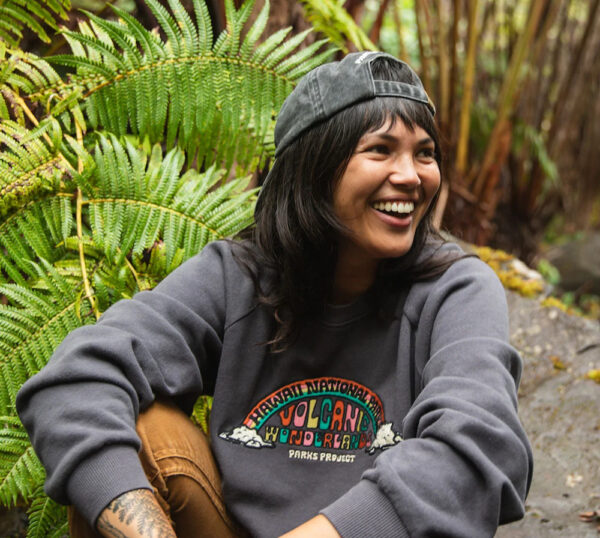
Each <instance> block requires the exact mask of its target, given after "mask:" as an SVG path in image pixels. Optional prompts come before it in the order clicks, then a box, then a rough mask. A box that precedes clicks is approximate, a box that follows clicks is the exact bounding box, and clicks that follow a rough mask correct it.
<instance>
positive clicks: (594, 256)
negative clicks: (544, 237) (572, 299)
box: [545, 232, 600, 294]
mask: <svg viewBox="0 0 600 538" xmlns="http://www.w3.org/2000/svg"><path fill="white" fill-rule="evenodd" d="M545 257H546V258H547V259H548V260H549V261H550V262H551V263H552V264H553V265H554V266H555V267H556V268H557V269H558V270H559V272H560V287H561V288H562V289H564V290H567V291H581V292H583V293H595V294H600V233H598V232H595V233H589V234H587V235H585V236H584V237H583V238H582V239H580V240H578V241H573V242H571V243H567V244H565V245H561V246H559V247H555V248H553V249H552V250H550V251H548V252H547V253H546V255H545Z"/></svg>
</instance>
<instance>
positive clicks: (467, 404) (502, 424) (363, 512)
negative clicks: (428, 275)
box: [323, 258, 533, 538]
mask: <svg viewBox="0 0 600 538" xmlns="http://www.w3.org/2000/svg"><path fill="white" fill-rule="evenodd" d="M412 321H413V322H414V324H415V325H416V332H415V342H414V346H415V353H416V354H417V356H421V357H423V356H425V357H426V359H425V361H423V363H424V366H422V371H421V372H418V373H420V374H421V380H422V381H421V387H420V388H421V389H422V390H421V391H420V393H419V394H418V396H417V398H416V400H415V402H414V403H413V405H412V407H411V409H410V410H409V412H408V413H407V415H406V417H405V419H404V421H403V438H404V441H402V442H401V443H399V444H398V445H396V446H395V447H392V448H390V449H389V450H387V451H385V452H383V453H381V454H380V455H379V456H378V457H377V459H376V460H375V463H374V466H373V467H372V468H371V469H369V470H368V471H366V472H365V473H364V475H363V477H362V480H361V481H360V482H359V483H358V484H357V485H356V486H355V487H354V488H352V489H351V490H350V491H349V492H347V493H346V494H345V495H344V496H342V497H341V498H340V499H338V500H337V501H336V502H335V503H333V504H332V505H330V506H329V507H327V508H326V509H325V510H324V511H323V513H324V514H325V515H326V516H327V517H328V518H329V519H330V520H331V521H332V523H333V524H334V526H335V527H336V528H337V530H338V532H339V533H340V534H341V535H342V536H343V537H344V538H350V537H359V536H360V537H362V538H364V537H371V536H372V537H379V538H383V537H397V536H400V537H403V536H407V537H408V536H410V537H413V538H420V537H430V536H445V537H457V538H458V537H460V538H468V537H473V538H482V537H486V536H489V537H491V536H493V535H494V534H495V532H496V530H497V527H498V525H499V524H501V523H508V522H510V521H514V520H516V519H519V518H521V517H522V516H523V513H524V500H525V496H526V494H527V491H528V489H529V485H530V481H531V473H532V465H533V463H532V453H531V448H530V445H529V442H528V440H527V437H526V435H525V433H524V431H523V428H522V426H521V424H520V421H519V418H518V416H517V386H518V383H519V378H520V373H521V359H520V357H519V355H518V353H517V352H516V350H515V349H514V348H512V347H511V346H510V345H509V344H508V312H507V306H506V297H505V294H504V289H503V288H502V286H501V284H500V283H499V281H498V279H497V277H496V275H495V274H494V273H493V272H492V271H491V269H490V268H489V267H487V266H486V265H485V264H484V263H483V262H481V261H479V260H477V259H472V258H467V259H463V260H460V261H458V262H456V263H455V264H453V265H452V266H451V267H450V268H449V269H448V270H447V271H446V273H444V275H443V276H442V277H441V278H440V279H439V280H438V281H437V282H436V283H435V284H434V285H433V286H432V287H429V288H428V293H427V295H426V297H424V298H423V308H422V310H421V313H420V315H419V316H418V319H415V320H412ZM413 330H414V328H413ZM417 371H419V364H417Z"/></svg>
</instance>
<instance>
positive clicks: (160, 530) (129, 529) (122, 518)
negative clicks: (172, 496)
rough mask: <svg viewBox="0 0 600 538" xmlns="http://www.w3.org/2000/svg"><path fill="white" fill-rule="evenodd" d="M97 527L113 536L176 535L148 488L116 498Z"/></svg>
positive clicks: (164, 537)
mask: <svg viewBox="0 0 600 538" xmlns="http://www.w3.org/2000/svg"><path fill="white" fill-rule="evenodd" d="M97 529H98V532H99V533H100V534H102V535H103V536H107V537H110V538H175V532H174V531H173V527H171V524H170V522H169V520H168V518H167V516H166V515H165V514H164V512H163V511H162V510H161V508H160V506H159V505H158V503H157V502H156V499H155V498H154V495H153V494H152V492H150V491H149V490H147V489H137V490H134V491H128V492H127V493H124V494H123V495H120V496H119V497H117V498H116V499H115V500H113V501H112V502H111V503H110V504H109V505H108V507H107V508H105V509H104V511H103V512H102V513H101V514H100V517H99V518H98V523H97Z"/></svg>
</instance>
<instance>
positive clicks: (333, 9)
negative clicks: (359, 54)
mask: <svg viewBox="0 0 600 538" xmlns="http://www.w3.org/2000/svg"><path fill="white" fill-rule="evenodd" d="M301 3H302V5H303V6H304V11H305V13H306V17H307V19H308V20H309V21H310V22H311V24H312V25H313V26H314V28H315V30H317V31H319V32H322V33H323V34H324V35H326V36H327V37H328V38H329V39H330V40H331V42H332V43H334V44H335V45H336V46H337V47H339V48H340V49H341V50H343V51H344V52H348V48H347V46H346V43H347V41H350V42H351V43H353V44H354V46H355V47H356V49H357V50H377V47H376V46H375V45H374V44H373V42H372V41H371V40H370V39H369V38H368V37H367V35H366V34H365V33H364V31H363V30H362V29H361V28H360V27H359V26H358V25H357V24H356V23H355V22H354V19H352V17H351V16H350V15H349V14H348V12H347V11H346V10H345V9H344V7H343V5H342V4H343V3H342V2H339V1H336V0H301Z"/></svg>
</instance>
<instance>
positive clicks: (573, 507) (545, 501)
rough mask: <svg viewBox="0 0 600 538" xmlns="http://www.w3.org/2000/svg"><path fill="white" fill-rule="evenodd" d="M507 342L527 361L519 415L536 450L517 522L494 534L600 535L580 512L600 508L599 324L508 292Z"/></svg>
mask: <svg viewBox="0 0 600 538" xmlns="http://www.w3.org/2000/svg"><path fill="white" fill-rule="evenodd" d="M507 298H508V303H509V309H510V325H511V340H512V343H513V345H514V346H515V347H516V348H517V349H519V351H521V353H522V356H523V361H524V369H523V376H522V381H521V386H520V389H519V406H520V407H519V414H520V416H521V420H522V422H523V425H524V427H525V430H526V431H527V433H528V435H529V439H530V441H531V444H532V446H533V452H534V473H533V481H532V485H531V490H530V492H529V496H528V499H527V505H526V515H525V518H524V519H522V520H521V521H517V522H515V523H512V524H510V525H505V526H502V527H501V528H500V529H499V531H498V533H497V535H496V536H497V537H500V538H531V537H534V536H536V537H537V536H543V537H544V538H546V537H549V538H552V537H559V536H560V537H562V538H564V537H577V538H587V537H589V538H592V537H593V538H598V533H597V531H596V524H595V523H584V522H582V521H580V520H579V518H578V514H579V513H580V512H584V511H591V510H596V509H598V508H599V507H600V449H599V448H598V447H599V440H600V406H599V405H598V403H599V402H600V384H598V383H595V382H594V381H592V380H591V379H587V378H586V373H587V372H589V371H590V370H592V369H597V368H600V325H599V324H598V322H593V321H591V320H587V319H584V318H580V317H577V316H572V315H568V314H566V313H564V312H562V311H561V310H558V309H556V308H547V307H543V306H541V304H540V301H539V300H536V299H526V298H524V297H522V296H520V295H518V294H516V293H514V292H510V291H507Z"/></svg>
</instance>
